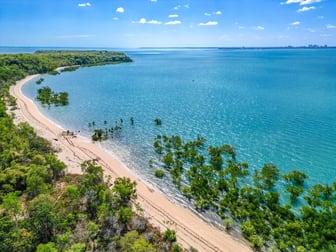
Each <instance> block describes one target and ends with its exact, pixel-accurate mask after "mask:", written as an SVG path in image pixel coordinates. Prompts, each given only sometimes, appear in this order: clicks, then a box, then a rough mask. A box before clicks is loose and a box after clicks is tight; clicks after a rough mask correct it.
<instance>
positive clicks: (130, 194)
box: [112, 177, 137, 206]
mask: <svg viewBox="0 0 336 252" xmlns="http://www.w3.org/2000/svg"><path fill="white" fill-rule="evenodd" d="M112 192H113V194H114V197H115V199H116V200H117V202H118V203H119V204H120V205H121V206H129V205H130V202H131V201H132V200H135V199H136V197H137V194H136V182H135V181H131V179H130V178H125V177H123V178H116V179H115V180H114V185H113V188H112Z"/></svg>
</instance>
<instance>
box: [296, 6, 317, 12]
mask: <svg viewBox="0 0 336 252" xmlns="http://www.w3.org/2000/svg"><path fill="white" fill-rule="evenodd" d="M315 9H316V7H315V6H310V7H306V6H305V7H302V8H301V9H298V10H297V12H306V11H310V10H315Z"/></svg>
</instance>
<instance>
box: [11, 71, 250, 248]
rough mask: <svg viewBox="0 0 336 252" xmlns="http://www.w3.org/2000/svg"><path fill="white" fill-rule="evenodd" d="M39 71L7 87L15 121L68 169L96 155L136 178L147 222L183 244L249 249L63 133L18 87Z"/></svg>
mask: <svg viewBox="0 0 336 252" xmlns="http://www.w3.org/2000/svg"><path fill="white" fill-rule="evenodd" d="M38 76H39V75H31V76H27V77H26V78H24V79H22V80H20V81H17V83H16V85H15V86H11V87H10V94H11V95H13V96H14V97H15V98H16V99H17V109H16V110H15V111H12V112H13V113H14V114H15V118H14V122H15V123H16V124H17V123H19V122H27V123H28V124H29V125H30V126H32V127H33V128H34V129H35V131H36V133H37V134H38V135H39V136H41V137H43V138H45V139H47V140H48V141H50V142H51V143H52V145H53V147H54V148H56V150H58V152H57V153H56V154H57V156H58V158H59V159H60V160H61V161H63V162H64V163H65V164H66V166H67V173H75V174H80V173H81V168H80V164H81V163H82V162H83V161H84V160H92V159H95V160H96V161H97V162H96V163H97V164H98V165H100V166H102V167H103V169H104V174H105V175H109V176H111V177H112V178H113V179H114V178H116V177H129V178H130V179H131V180H134V181H136V182H137V195H138V200H137V201H138V202H139V203H140V205H141V207H142V209H143V210H144V213H145V216H146V217H148V218H149V221H150V223H152V224H153V225H155V226H157V227H159V228H160V229H161V230H162V231H164V230H165V229H166V228H171V229H174V230H175V231H176V234H177V241H178V242H179V243H180V244H181V245H182V246H183V247H185V248H189V247H191V246H192V247H194V248H196V249H197V250H198V251H252V249H251V248H249V247H248V246H247V245H245V244H244V243H243V241H240V240H238V239H235V238H233V237H232V236H230V235H229V234H227V233H225V232H224V231H221V230H219V229H217V228H215V227H213V226H211V225H210V224H208V223H206V222H204V221H203V220H202V219H201V218H200V217H199V216H197V215H196V214H194V213H193V212H192V211H191V210H189V209H186V208H183V207H181V206H178V205H176V204H174V203H172V202H171V201H169V200H168V199H167V197H165V196H164V195H162V194H161V193H159V192H158V191H156V190H154V189H153V188H151V187H150V186H148V185H147V184H146V183H145V182H144V181H142V180H140V179H139V178H138V177H136V176H135V175H134V174H133V173H132V172H130V171H129V170H128V168H127V167H126V166H125V164H123V163H122V162H121V161H120V160H118V159H117V158H115V157H113V156H112V155H110V154H109V153H107V152H106V151H105V150H104V149H102V148H101V147H100V146H99V144H97V143H93V142H92V141H90V140H88V139H85V138H83V137H81V136H76V137H71V136H62V132H63V131H65V130H64V129H63V128H61V127H60V126H59V125H57V124H56V123H54V122H53V121H51V120H50V119H49V118H47V117H46V116H44V115H43V114H42V113H41V112H40V111H39V110H38V107H37V106H36V104H35V103H34V102H33V101H32V100H31V99H29V98H28V97H26V96H25V95H23V93H22V91H21V87H22V86H23V85H24V84H25V83H26V82H28V81H30V80H32V79H33V78H36V77H38Z"/></svg>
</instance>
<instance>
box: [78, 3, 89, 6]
mask: <svg viewBox="0 0 336 252" xmlns="http://www.w3.org/2000/svg"><path fill="white" fill-rule="evenodd" d="M77 6H78V7H90V6H91V4H90V3H79V4H77Z"/></svg>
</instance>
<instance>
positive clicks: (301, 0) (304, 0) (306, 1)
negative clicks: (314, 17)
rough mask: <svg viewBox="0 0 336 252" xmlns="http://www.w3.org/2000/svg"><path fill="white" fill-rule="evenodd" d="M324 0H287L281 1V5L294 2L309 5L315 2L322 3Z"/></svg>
mask: <svg viewBox="0 0 336 252" xmlns="http://www.w3.org/2000/svg"><path fill="white" fill-rule="evenodd" d="M320 2H322V0H287V1H286V2H281V3H280V4H281V5H284V4H294V3H298V4H300V5H309V4H314V3H320Z"/></svg>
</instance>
